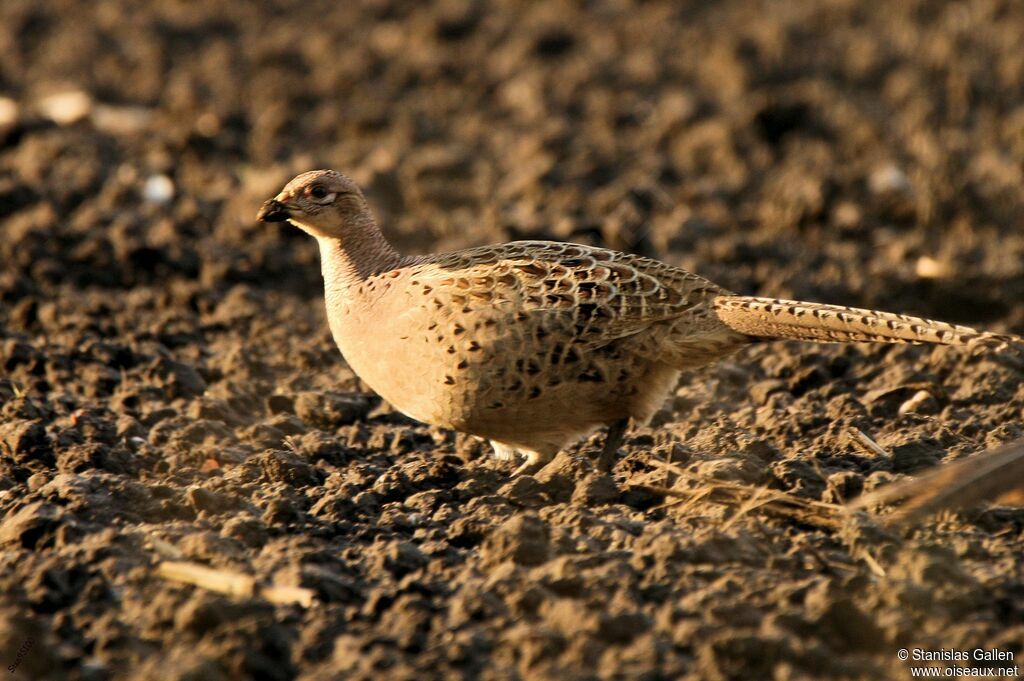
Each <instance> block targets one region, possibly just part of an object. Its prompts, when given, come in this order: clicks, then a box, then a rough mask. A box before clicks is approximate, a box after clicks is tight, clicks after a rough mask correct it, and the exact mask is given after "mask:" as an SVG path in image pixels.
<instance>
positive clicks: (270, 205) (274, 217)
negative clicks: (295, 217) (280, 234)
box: [256, 199, 292, 222]
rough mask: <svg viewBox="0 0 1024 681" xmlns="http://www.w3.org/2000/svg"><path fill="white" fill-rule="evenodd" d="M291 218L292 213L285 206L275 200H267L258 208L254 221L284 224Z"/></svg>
mask: <svg viewBox="0 0 1024 681" xmlns="http://www.w3.org/2000/svg"><path fill="white" fill-rule="evenodd" d="M291 216H292V212H291V210H290V209H289V208H288V206H287V205H285V204H283V203H281V202H280V201H278V200H277V199H269V200H267V201H266V202H265V203H264V204H263V206H261V207H260V212H259V213H257V214H256V219H257V220H259V221H260V222H284V221H285V220H287V219H288V218H290V217H291Z"/></svg>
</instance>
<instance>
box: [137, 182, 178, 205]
mask: <svg viewBox="0 0 1024 681" xmlns="http://www.w3.org/2000/svg"><path fill="white" fill-rule="evenodd" d="M142 198H144V199H145V200H146V201H148V202H150V203H157V204H164V203H167V202H169V201H170V200H171V199H173V198H174V182H173V181H172V180H171V178H169V177H167V176H166V175H150V176H149V177H147V178H146V182H145V184H143V185H142Z"/></svg>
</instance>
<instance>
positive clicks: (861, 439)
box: [849, 426, 891, 459]
mask: <svg viewBox="0 0 1024 681" xmlns="http://www.w3.org/2000/svg"><path fill="white" fill-rule="evenodd" d="M849 433H850V439H851V440H853V443H854V444H855V445H858V446H860V447H862V448H864V449H866V450H867V451H868V452H870V453H871V454H872V455H873V456H881V457H883V458H886V459H888V458H891V457H890V456H889V452H887V451H885V450H884V449H882V446H881V445H879V444H878V443H877V442H875V441H874V439H872V438H871V436H870V435H868V434H867V433H865V432H864V431H863V430H861V429H860V428H856V427H853V426H851V427H850V430H849Z"/></svg>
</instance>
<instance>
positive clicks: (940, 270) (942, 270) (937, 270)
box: [914, 255, 952, 279]
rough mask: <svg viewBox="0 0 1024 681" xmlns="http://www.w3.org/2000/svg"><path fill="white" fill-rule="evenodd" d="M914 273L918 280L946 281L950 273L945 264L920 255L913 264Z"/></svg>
mask: <svg viewBox="0 0 1024 681" xmlns="http://www.w3.org/2000/svg"><path fill="white" fill-rule="evenodd" d="M914 273H915V274H917V276H918V278H920V279H946V278H947V277H949V276H950V275H951V274H952V271H951V269H950V267H949V265H947V264H946V263H942V262H939V261H938V260H936V259H935V258H933V257H931V256H928V255H922V256H921V257H920V258H918V259H917V262H916V263H914Z"/></svg>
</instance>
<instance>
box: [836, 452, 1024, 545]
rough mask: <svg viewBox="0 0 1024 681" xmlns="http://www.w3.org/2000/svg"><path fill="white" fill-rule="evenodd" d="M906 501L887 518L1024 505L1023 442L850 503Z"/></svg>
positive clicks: (908, 519) (909, 518)
mask: <svg viewBox="0 0 1024 681" xmlns="http://www.w3.org/2000/svg"><path fill="white" fill-rule="evenodd" d="M904 499H905V500H907V502H906V503H905V504H904V505H903V507H902V508H901V509H900V511H899V512H897V513H895V514H893V515H892V516H890V517H889V518H887V519H886V522H887V523H888V524H894V525H902V524H908V523H912V522H915V521H917V520H920V519H921V518H922V517H924V516H926V515H930V514H932V513H936V512H938V511H943V510H956V509H961V508H965V507H968V506H972V505H974V504H977V503H980V502H983V501H988V502H995V501H1005V502H1008V503H1018V504H1019V503H1024V440H1018V441H1016V442H1012V443H1010V444H1008V445H1004V446H1002V447H997V448H996V449H992V450H989V451H986V452H983V453H981V454H975V455H973V456H970V457H967V458H965V459H960V460H959V461H955V462H953V463H949V464H946V465H943V466H939V467H938V468H937V469H935V470H933V471H931V472H929V473H927V474H925V475H922V476H920V477H918V478H914V479H913V480H908V481H906V482H897V483H894V484H891V485H886V486H885V487H881V488H879V489H877V490H874V491H872V492H871V493H869V494H865V495H864V496H862V497H860V498H859V499H857V500H856V501H854V502H852V503H850V504H849V506H848V507H849V508H853V509H859V508H866V507H869V506H876V505H878V504H889V503H893V502H896V501H901V500H904Z"/></svg>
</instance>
